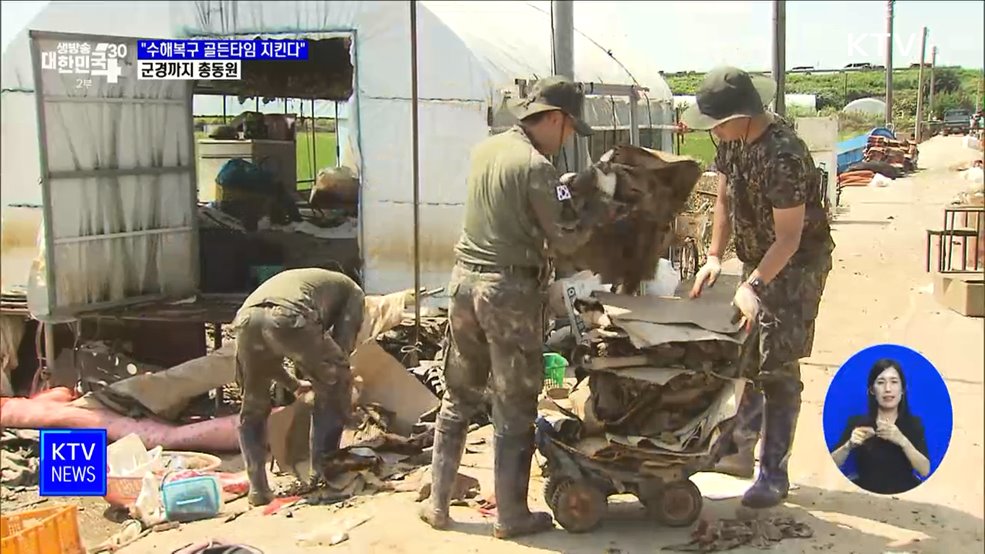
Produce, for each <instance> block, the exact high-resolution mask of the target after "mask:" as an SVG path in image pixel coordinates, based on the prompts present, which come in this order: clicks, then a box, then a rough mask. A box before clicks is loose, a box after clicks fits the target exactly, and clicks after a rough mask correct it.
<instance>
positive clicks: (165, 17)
mask: <svg viewBox="0 0 985 554" xmlns="http://www.w3.org/2000/svg"><path fill="white" fill-rule="evenodd" d="M593 5H594V4H593ZM409 18H410V14H409V6H408V4H406V3H399V2H288V1H284V2H276V3H275V2H253V1H240V2H233V1H208V2H204V1H203V2H160V3H157V2H152V3H141V4H125V3H108V2H106V3H103V2H86V3H78V4H75V3H64V4H63V3H53V4H51V5H49V7H48V8H46V9H45V10H44V11H43V12H42V13H41V14H40V15H39V16H38V18H36V20H35V21H34V22H32V24H31V25H30V28H35V29H44V30H57V31H70V32H81V33H88V34H107V35H114V34H125V35H127V36H132V37H167V36H171V37H179V38H181V37H216V36H231V35H261V36H276V37H278V38H290V37H293V36H301V35H303V36H305V37H306V38H314V39H317V38H329V37H336V36H340V35H342V34H346V33H349V32H351V31H354V32H355V41H354V42H355V47H354V49H353V52H352V57H353V64H354V66H355V67H356V74H357V83H356V90H357V94H356V95H354V98H353V99H352V100H350V102H349V103H348V104H347V105H346V106H345V111H346V113H347V114H349V116H350V117H349V119H348V121H350V122H352V125H353V126H352V128H350V129H349V135H350V137H351V139H350V140H349V141H348V142H349V148H348V149H347V151H346V152H344V153H343V159H344V163H346V164H347V165H350V166H351V167H352V168H353V169H355V170H357V172H360V173H361V175H360V178H361V182H362V198H361V214H360V215H361V217H360V220H361V224H362V229H361V235H360V239H361V241H360V242H361V244H360V246H361V251H362V255H363V259H364V261H365V266H364V276H363V277H364V286H365V288H366V289H367V291H368V292H371V293H373V292H387V291H392V290H400V289H403V288H407V287H409V286H412V285H413V278H412V275H413V256H412V253H413V180H412V175H413V170H412V168H413V161H412V148H411V125H410V122H411V102H410V97H411V78H410V62H411V60H410V48H409V44H410V34H409ZM121 19H122V20H126V21H127V22H128V24H127V26H126V28H125V32H123V31H122V30H121V29H120V27H119V25H116V24H114V23H113V21H119V20H121ZM605 19H606V18H605V17H604V13H601V12H600V11H599V10H597V9H594V8H593V9H591V10H588V9H580V8H579V6H578V5H577V4H576V6H575V28H576V32H575V37H574V57H575V78H576V80H579V81H592V82H602V83H609V84H633V83H634V82H635V83H637V84H638V85H640V86H643V87H646V88H648V89H649V91H648V93H647V95H646V98H645V99H643V101H641V102H640V106H639V108H638V111H637V119H638V122H639V123H640V124H641V125H644V124H647V123H648V122H652V123H653V124H658V123H667V122H669V120H668V119H666V118H667V115H668V113H669V109H667V110H663V112H662V114H661V113H658V112H661V110H660V109H659V108H661V107H663V106H667V107H669V105H670V102H671V95H670V90H669V88H668V87H667V84H666V82H665V81H664V80H663V78H662V77H661V76H660V75H659V72H658V71H657V68H655V67H652V66H651V65H650V64H648V63H647V60H646V58H645V56H643V55H641V54H639V53H637V52H633V51H632V50H631V49H629V48H627V47H625V45H624V44H621V43H619V41H618V39H617V38H615V37H614V36H613V35H614V33H611V32H606V31H605V29H604V21H605ZM165 23H167V25H165ZM586 29H587V30H588V31H587V32H582V31H584V30H586ZM599 37H604V39H603V40H601V42H604V44H600V43H597V42H596V40H600V39H599ZM609 50H611V51H612V55H610V54H609V53H608V51H609ZM28 52H29V49H28V40H27V36H26V33H24V34H23V36H20V37H18V38H17V39H15V41H14V43H13V44H11V47H10V49H9V50H8V52H7V53H5V54H4V70H3V87H4V89H14V90H20V91H24V92H7V91H5V92H4V94H3V116H4V121H3V158H4V160H5V161H4V163H3V180H4V199H3V201H4V204H11V203H17V202H27V203H35V204H38V203H40V190H39V188H40V187H38V186H37V183H38V177H39V171H38V169H37V162H36V160H37V159H38V154H37V151H36V148H34V147H33V144H34V138H33V137H34V136H35V135H36V126H37V123H36V114H35V110H34V98H33V94H32V91H33V79H32V73H31V66H30V56H29V54H27V53H28ZM418 56H419V68H418V72H419V98H420V103H419V120H420V123H419V137H420V188H421V204H420V214H421V218H420V221H421V227H420V238H421V244H420V253H421V258H420V259H421V275H422V281H423V283H422V284H423V285H424V286H428V287H434V286H442V285H444V283H445V282H446V280H447V275H448V272H449V271H450V268H451V265H452V263H453V250H452V249H453V246H454V243H455V241H456V240H457V239H458V234H459V232H460V229H461V218H462V208H463V204H464V198H465V186H464V185H465V181H466V177H467V172H468V160H469V153H470V150H471V147H472V146H473V145H475V144H476V143H478V142H479V141H480V140H482V139H483V138H485V137H486V136H488V134H489V127H488V123H487V108H488V107H490V106H500V105H501V102H502V93H503V91H504V90H506V89H510V88H511V87H512V85H513V81H514V79H518V78H521V79H535V78H537V77H543V76H546V75H549V74H550V73H551V57H552V55H551V17H550V13H549V3H547V2H536V3H534V2H529V3H528V2H422V3H420V4H419V8H418ZM8 62H9V63H8ZM627 68H628V69H627ZM600 100H602V102H600ZM604 100H605V99H601V98H597V99H590V101H589V102H588V103H587V104H588V106H587V107H586V116H587V119H589V121H590V122H591V123H593V124H595V125H598V126H600V127H610V126H613V125H615V126H616V127H624V126H626V125H628V124H629V118H628V103H627V102H626V101H625V100H624V99H609V101H604ZM613 104H615V105H616V109H615V110H613V109H612V106H613ZM220 109H221V107H220ZM210 111H211V110H210ZM340 111H341V110H340ZM8 115H9V116H10V118H9V119H8ZM613 115H615V123H613ZM648 120H649V121H648ZM357 123H358V127H356V124H357ZM142 132H143V134H141V135H140V136H141V137H144V136H148V137H149V136H150V135H151V134H153V133H152V130H151V129H144V130H143V131H142ZM15 137H16V138H15ZM135 140H136V139H135ZM8 154H10V156H8ZM11 160H16V163H13V164H12V163H10V162H11ZM25 160H27V161H25ZM80 186H81V185H80ZM8 193H10V194H9V198H8ZM125 213H126V211H124V214H125ZM131 223H133V222H131ZM133 224H134V225H136V226H137V227H136V228H140V226H139V225H140V224H139V223H133ZM135 263H136V262H135ZM152 288H153V287H152ZM178 288H184V284H182V285H181V286H180V287H178Z"/></svg>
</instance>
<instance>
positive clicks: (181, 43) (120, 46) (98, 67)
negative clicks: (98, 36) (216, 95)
mask: <svg viewBox="0 0 985 554" xmlns="http://www.w3.org/2000/svg"><path fill="white" fill-rule="evenodd" d="M131 54H132V52H131V48H130V45H128V44H126V43H122V42H121V43H114V42H86V41H60V42H58V43H57V44H56V45H55V47H54V49H51V50H45V51H42V52H41V69H43V70H46V71H57V72H58V73H59V74H61V75H72V76H75V77H76V79H75V88H76V89H82V88H92V77H105V78H106V82H107V83H110V84H116V83H119V82H120V77H126V76H127V75H125V72H124V68H125V67H126V66H127V65H128V64H127V61H126V60H127V57H128V56H129V55H131ZM306 59H308V43H307V41H304V40H279V39H264V40H219V39H216V40H198V39H189V40H150V39H147V40H139V41H137V79H142V80H186V79H208V80H212V79H219V80H236V79H239V78H240V76H241V62H242V60H306Z"/></svg>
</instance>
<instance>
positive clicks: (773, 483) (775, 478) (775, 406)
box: [742, 391, 800, 509]
mask: <svg viewBox="0 0 985 554" xmlns="http://www.w3.org/2000/svg"><path fill="white" fill-rule="evenodd" d="M770 392H771V391H767V394H766V407H765V410H764V414H763V415H764V420H765V424H766V425H765V428H764V430H763V452H762V455H761V456H760V461H759V477H758V478H757V479H756V482H755V483H754V484H753V486H752V487H750V488H749V490H748V491H746V493H745V495H743V496H742V505H743V506H746V507H747V508H755V509H764V508H772V507H774V506H778V505H779V504H780V503H781V502H783V500H784V499H785V498H786V497H787V493H788V492H789V490H790V478H789V476H788V474H787V461H788V460H789V459H790V453H791V452H792V450H793V440H794V433H795V431H796V430H797V418H798V416H799V415H800V392H799V391H798V392H796V393H791V392H786V393H783V392H780V391H776V392H775V393H774V394H770Z"/></svg>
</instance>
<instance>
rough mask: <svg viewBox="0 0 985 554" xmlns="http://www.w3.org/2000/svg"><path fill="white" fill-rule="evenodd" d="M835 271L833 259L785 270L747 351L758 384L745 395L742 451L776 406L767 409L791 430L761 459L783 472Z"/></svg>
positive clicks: (746, 367) (748, 373)
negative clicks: (806, 364) (803, 370)
mask: <svg viewBox="0 0 985 554" xmlns="http://www.w3.org/2000/svg"><path fill="white" fill-rule="evenodd" d="M754 269H755V266H754V265H751V264H746V265H745V266H744V267H743V279H747V278H748V277H749V274H751V273H752V271H753V270H754ZM830 271H831V257H830V256H825V257H823V258H821V259H819V260H817V261H816V262H814V263H812V264H810V265H806V266H788V267H786V268H784V269H783V271H781V272H780V274H779V275H778V276H777V277H776V279H774V280H773V281H772V282H770V283H769V284H768V285H766V287H765V288H764V290H763V291H762V293H761V294H760V302H761V309H760V314H759V322H758V325H755V326H754V327H753V332H752V334H750V336H749V338H748V340H747V342H746V344H745V345H744V347H743V348H742V359H741V361H740V364H741V366H742V372H743V374H744V376H745V377H747V378H751V379H752V380H753V383H754V384H755V386H754V387H746V392H745V394H744V395H743V399H742V403H741V407H740V410H739V425H738V427H737V428H736V431H735V443H736V447H737V448H738V449H739V450H742V449H745V448H749V449H751V448H753V446H754V445H755V443H756V440H757V439H758V437H759V434H760V432H761V431H762V430H763V423H764V421H763V412H764V400H765V404H767V405H771V406H772V408H767V409H772V410H773V412H774V414H777V415H779V419H781V420H791V421H792V423H791V425H789V426H787V425H780V429H778V430H779V431H780V432H781V434H782V435H784V436H782V437H777V436H776V433H774V437H773V439H772V440H770V439H768V440H766V441H764V444H763V452H762V454H761V459H763V458H764V457H765V458H770V457H772V458H774V459H775V461H776V464H777V465H778V466H779V467H781V468H785V467H786V462H787V460H788V458H789V456H790V447H791V446H792V443H793V434H794V430H795V429H794V427H795V425H796V424H795V422H796V419H797V417H798V415H799V412H800V401H801V392H802V391H803V389H804V385H803V382H802V381H801V377H800V359H801V358H806V357H809V356H810V355H811V352H812V350H813V345H814V327H815V320H816V319H817V313H818V307H819V305H820V302H821V296H822V294H823V292H824V286H825V283H826V282H827V277H828V273H829V272H830ZM773 450H776V451H775V452H772V451H773ZM771 455H772V456H771Z"/></svg>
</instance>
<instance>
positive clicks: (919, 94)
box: [913, 27, 927, 144]
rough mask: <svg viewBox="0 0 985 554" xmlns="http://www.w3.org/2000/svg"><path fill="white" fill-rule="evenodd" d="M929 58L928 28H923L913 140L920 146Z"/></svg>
mask: <svg viewBox="0 0 985 554" xmlns="http://www.w3.org/2000/svg"><path fill="white" fill-rule="evenodd" d="M926 58H927V28H926V27H924V28H923V39H921V41H920V72H919V73H918V77H917V121H916V123H914V127H915V128H914V130H913V139H914V140H915V141H916V142H917V143H918V144H919V143H920V137H921V135H923V133H922V130H923V129H922V127H923V64H924V60H925V59H926Z"/></svg>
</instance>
